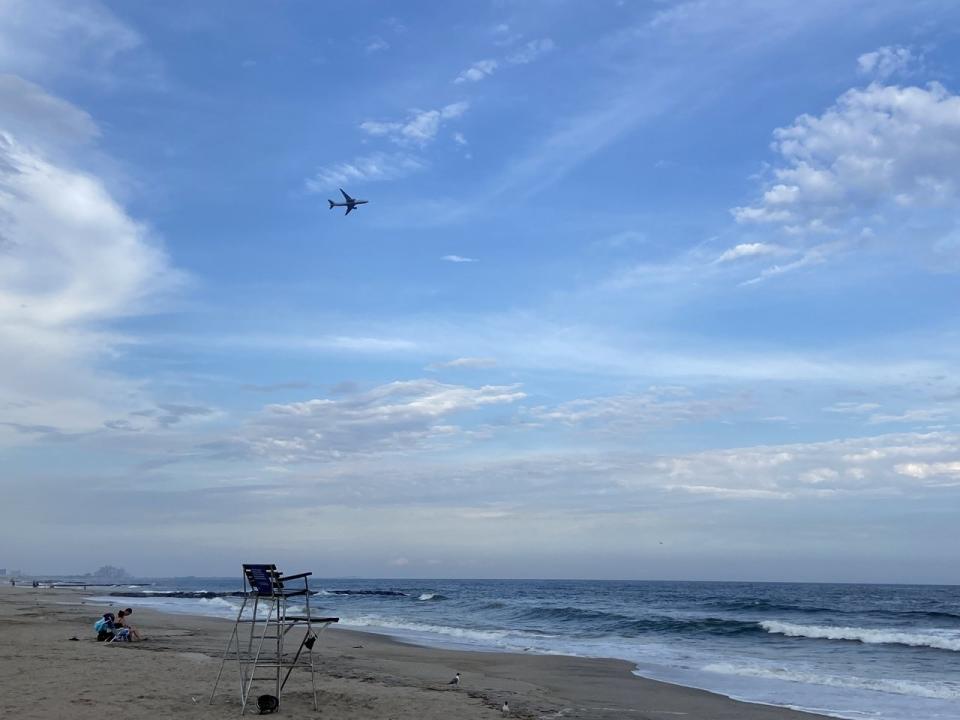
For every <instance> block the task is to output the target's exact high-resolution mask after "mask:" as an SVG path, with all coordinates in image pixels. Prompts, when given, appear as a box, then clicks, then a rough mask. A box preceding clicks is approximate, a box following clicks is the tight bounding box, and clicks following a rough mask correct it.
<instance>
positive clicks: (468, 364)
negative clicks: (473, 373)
mask: <svg viewBox="0 0 960 720" xmlns="http://www.w3.org/2000/svg"><path fill="white" fill-rule="evenodd" d="M496 365H497V361H496V360H494V359H493V358H484V357H461V358H456V359H454V360H449V361H447V362H441V363H431V364H430V365H428V366H427V370H444V369H447V368H453V369H469V370H481V369H486V368H492V367H496Z"/></svg>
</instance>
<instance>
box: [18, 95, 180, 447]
mask: <svg viewBox="0 0 960 720" xmlns="http://www.w3.org/2000/svg"><path fill="white" fill-rule="evenodd" d="M0 93H3V94H4V95H5V97H6V98H8V99H9V98H11V97H14V96H17V97H19V98H21V99H22V100H23V102H22V103H21V104H20V105H19V106H18V107H17V108H15V109H11V108H9V107H5V108H4V109H3V110H0V346H2V347H3V348H4V351H5V358H6V360H5V364H4V372H3V374H2V376H0V407H3V408H4V420H5V421H6V422H7V423H8V425H7V426H6V428H7V429H10V428H14V429H17V430H18V431H19V436H18V438H17V439H18V440H22V439H23V438H24V437H30V436H32V435H36V434H37V433H38V432H45V433H48V434H49V433H53V432H82V431H91V430H95V429H97V428H101V427H102V426H103V424H104V423H106V422H108V421H109V420H111V419H112V418H116V417H118V416H120V415H123V414H124V413H126V412H127V411H129V410H131V409H133V408H135V407H136V406H138V405H139V406H141V407H142V406H143V405H144V404H147V403H148V402H149V400H148V399H147V398H146V397H144V392H143V391H142V389H141V388H140V387H139V384H138V383H137V382H135V381H130V380H126V379H124V378H121V377H118V376H116V375H112V374H110V373H107V372H105V371H103V370H102V369H101V367H100V365H101V363H102V362H103V361H104V360H105V359H106V358H108V357H110V356H111V355H113V354H115V353H117V352H118V350H119V348H120V347H121V346H122V344H123V343H124V342H125V341H124V339H123V338H121V337H118V336H116V335H113V334H111V333H110V332H109V331H108V330H107V329H106V328H107V326H108V324H109V322H110V321H112V320H116V319H119V318H124V317H130V316H134V315H138V314H141V313H144V312H149V311H151V310H152V309H153V308H154V307H155V305H156V303H157V302H158V299H159V298H161V297H162V296H164V295H165V294H166V293H167V292H168V291H171V290H172V289H174V288H176V287H177V286H178V285H179V284H180V283H181V281H182V279H183V278H182V276H181V275H180V274H179V273H177V272H176V271H175V270H173V269H172V268H171V266H170V263H169V261H168V259H167V257H166V255H165V253H164V252H163V250H162V249H161V248H160V246H159V243H158V242H157V240H156V239H155V238H154V237H153V236H152V234H151V232H150V230H149V228H147V227H146V226H145V225H143V224H142V223H138V222H137V221H135V220H133V219H132V218H131V217H130V216H129V215H128V214H127V213H126V211H125V210H124V209H123V207H121V206H120V204H119V203H118V202H117V201H116V200H115V199H114V198H113V197H112V196H111V194H110V192H109V191H108V190H107V188H106V186H105V184H104V182H103V180H102V179H101V178H99V177H97V176H95V175H92V174H89V173H85V172H82V171H80V170H78V169H76V166H77V165H78V164H80V163H81V162H82V158H81V157H80V156H81V155H82V152H78V153H77V154H76V155H75V156H74V155H71V156H70V158H69V161H68V162H69V164H70V165H71V166H72V167H68V166H67V164H66V162H64V161H61V160H59V159H57V158H55V157H54V156H53V155H51V154H48V153H47V151H46V150H45V149H51V150H50V151H51V152H53V150H52V149H55V150H56V153H55V154H57V155H60V154H64V155H65V154H67V151H68V149H72V148H73V146H74V145H82V143H83V141H85V140H90V139H92V138H94V137H96V136H97V134H98V132H97V129H96V126H95V125H94V124H93V121H92V120H91V119H90V117H89V116H88V115H87V114H86V113H84V112H83V111H81V110H79V109H77V108H75V107H73V106H72V105H70V104H69V103H67V102H65V101H63V100H61V99H59V98H55V97H52V96H49V95H47V94H46V93H44V92H43V91H42V90H41V89H40V88H39V87H37V86H35V85H32V84H30V83H26V82H24V81H22V80H19V79H16V78H5V79H4V81H3V82H0ZM29 121H32V127H31V128H29V132H26V125H27V124H28V122H29ZM9 128H15V129H21V130H24V131H25V132H26V134H27V137H29V138H30V141H31V142H30V144H25V143H24V142H22V141H21V140H20V139H19V138H18V137H16V136H14V135H13V134H12V133H11V132H9ZM80 149H81V148H78V150H80ZM44 428H45V430H44ZM8 439H9V436H8Z"/></svg>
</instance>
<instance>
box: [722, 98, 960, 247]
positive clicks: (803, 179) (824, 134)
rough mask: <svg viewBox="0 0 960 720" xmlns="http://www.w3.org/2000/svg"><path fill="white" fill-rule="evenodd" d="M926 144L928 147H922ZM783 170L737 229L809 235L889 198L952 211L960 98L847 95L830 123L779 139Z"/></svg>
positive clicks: (821, 120)
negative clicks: (762, 226)
mask: <svg viewBox="0 0 960 720" xmlns="http://www.w3.org/2000/svg"><path fill="white" fill-rule="evenodd" d="M918 138H922V139H923V140H922V142H918ZM773 148H774V150H775V151H776V152H777V153H778V154H779V155H780V157H781V160H782V161H783V163H782V164H781V166H780V167H778V168H776V169H775V170H774V172H773V178H774V179H773V181H772V182H771V183H770V184H769V186H768V189H767V190H766V191H765V192H764V194H763V197H762V199H761V201H760V202H759V203H758V204H756V205H753V206H749V207H739V208H734V209H733V214H734V217H735V218H736V219H737V221H738V222H760V223H776V224H782V225H785V226H792V227H794V228H795V229H800V230H804V229H808V228H809V223H810V222H812V221H819V222H821V223H824V224H826V225H830V224H831V223H837V222H842V221H843V220H845V219H850V218H855V216H856V215H857V214H858V213H863V212H866V211H870V210H873V209H875V208H876V207H877V206H879V205H881V204H883V203H884V202H886V201H887V200H889V199H890V198H895V199H896V202H897V203H898V204H899V205H900V206H911V205H943V204H953V203H955V202H956V200H957V192H958V169H957V168H958V167H960V97H957V96H956V95H953V94H951V93H949V92H948V91H947V90H946V89H945V88H944V87H943V86H942V85H939V84H937V83H931V84H930V85H928V86H927V87H926V88H920V87H905V88H901V87H892V86H891V87H887V86H883V85H877V84H873V85H870V86H869V87H868V88H865V89H853V90H849V91H847V92H846V93H844V94H843V95H842V96H841V97H840V98H839V99H838V100H837V103H836V104H835V105H834V106H833V107H832V108H830V109H829V110H827V111H826V112H825V113H824V114H823V115H821V116H819V117H814V116H812V115H802V116H800V117H799V118H797V120H796V121H795V122H794V124H793V125H791V126H789V127H785V128H780V129H778V130H776V131H775V132H774V143H773Z"/></svg>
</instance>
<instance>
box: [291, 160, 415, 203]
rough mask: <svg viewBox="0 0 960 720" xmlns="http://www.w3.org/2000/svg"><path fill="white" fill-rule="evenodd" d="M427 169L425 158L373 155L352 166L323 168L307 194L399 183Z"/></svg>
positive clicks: (311, 182)
mask: <svg viewBox="0 0 960 720" xmlns="http://www.w3.org/2000/svg"><path fill="white" fill-rule="evenodd" d="M425 167H426V162H425V161H424V160H422V159H421V158H418V157H416V156H414V155H410V154H407V153H400V152H398V153H372V154H370V155H361V156H360V157H357V158H354V159H353V160H351V161H349V162H342V163H334V164H333V165H325V166H323V167H321V168H319V169H318V170H317V171H316V173H315V174H314V175H313V177H310V178H308V179H307V181H306V187H307V190H309V191H310V192H315V193H327V192H330V191H331V189H335V188H337V187H339V186H341V185H347V184H349V183H351V182H354V181H356V182H381V181H385V180H399V179H400V178H404V177H407V176H408V175H412V174H414V173H417V172H420V171H421V170H423V169H424V168H425Z"/></svg>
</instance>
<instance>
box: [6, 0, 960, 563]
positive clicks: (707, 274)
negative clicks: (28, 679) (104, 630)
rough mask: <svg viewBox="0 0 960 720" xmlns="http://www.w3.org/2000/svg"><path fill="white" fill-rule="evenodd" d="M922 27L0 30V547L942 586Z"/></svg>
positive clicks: (944, 68)
mask: <svg viewBox="0 0 960 720" xmlns="http://www.w3.org/2000/svg"><path fill="white" fill-rule="evenodd" d="M958 15H960V9H958V8H956V6H955V5H954V4H953V3H950V2H936V1H933V0H931V1H927V2H912V3H887V2H882V3H881V2H866V1H862V2H858V1H853V0H851V1H850V2H844V3H837V2H806V3H802V4H801V3H788V2H751V1H744V2H731V1H724V0H696V1H692V2H682V1H681V2H659V1H652V0H651V1H650V2H624V1H621V2H616V1H611V2H604V3H590V4H586V3H580V2H572V1H570V2H567V1H563V0H549V1H546V0H544V1H536V0H529V1H528V2H513V1H510V0H497V1H495V2H487V3H469V4H460V5H444V4H440V3H406V4H403V5H402V6H401V5H396V4H387V3H375V2H367V3H364V2H360V3H351V4H349V5H343V4H329V5H323V6H321V5H319V4H315V3H294V2H287V3H240V4H238V3H205V4H202V5H199V6H195V5H194V4H186V3H141V4H132V3H103V2H93V1H89V0H83V1H82V2H70V3H67V2H51V3H48V4H46V5H45V6H44V7H43V8H42V9H41V8H39V7H38V6H37V5H36V4H34V3H29V2H24V1H21V0H4V1H3V2H0V17H2V18H3V22H2V23H0V73H2V75H0V133H2V134H0V347H2V348H3V356H4V366H5V372H4V374H3V375H4V377H3V378H2V379H0V458H2V466H3V468H4V469H3V477H2V478H0V481H2V483H3V492H4V495H5V496H6V499H7V500H6V502H5V506H6V507H7V508H13V512H8V513H5V521H4V523H3V525H2V526H0V540H2V547H3V548H5V549H6V548H12V547H15V546H16V547H17V550H16V551H15V552H14V553H13V554H8V556H7V557H5V558H0V560H3V561H4V562H5V563H6V564H7V565H13V566H17V565H22V566H25V567H28V568H34V569H36V570H37V571H42V572H56V571H67V570H83V569H88V568H93V567H96V566H99V565H101V564H104V562H106V561H108V560H109V561H111V562H112V563H113V564H122V565H126V566H127V567H128V568H129V569H131V570H132V571H135V572H139V573H144V574H173V573H180V574H185V573H193V574H219V573H230V572H233V571H234V570H235V568H236V565H237V564H238V563H240V562H242V561H244V560H248V559H249V558H251V557H256V558H260V557H269V558H271V559H272V558H277V559H278V561H279V562H285V563H286V562H289V563H292V564H305V565H309V566H310V567H313V568H314V569H315V570H316V571H317V572H318V573H320V574H326V575H342V574H349V575H370V576H419V577H423V576H445V577H612V578H613V577H617V578H619V577H627V578H679V579H684V578H689V579H758V580H764V579H770V580H792V579H796V580H850V581H921V582H958V581H960V578H958V576H957V575H956V567H955V563H953V562H952V560H951V558H952V557H953V550H954V548H955V542H956V519H957V511H956V508H957V507H960V505H958V501H960V428H958V410H960V379H958V376H957V372H956V371H957V367H958V350H957V348H958V342H957V340H958V329H960V327H958V321H957V312H956V308H957V302H958V273H960V227H958V224H957V220H958V215H957V212H958V208H960V171H958V170H957V168H958V167H960V96H958V95H957V94H956V93H957V92H958V91H960V88H958V85H960V78H958V77H957V72H958V71H957V68H958V55H957V51H956V49H955V48H956V47H957V46H958V45H957V37H956V34H957V33H956V32H955V31H954V30H953V28H954V27H956V26H957V21H958V19H960V18H958ZM338 187H343V188H344V189H346V190H347V191H348V192H350V193H351V194H353V195H355V196H358V197H363V198H367V199H369V200H370V204H369V205H367V206H364V207H362V208H360V209H359V210H358V211H357V212H355V213H351V215H350V216H349V217H343V215H342V210H340V209H336V210H332V211H331V210H330V209H328V206H327V198H335V199H336V196H337V188H338ZM104 518H107V521H106V522H104ZM23 537H30V538H33V541H31V542H30V543H29V546H28V547H24V543H22V538H23Z"/></svg>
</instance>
